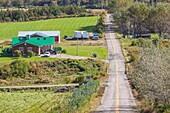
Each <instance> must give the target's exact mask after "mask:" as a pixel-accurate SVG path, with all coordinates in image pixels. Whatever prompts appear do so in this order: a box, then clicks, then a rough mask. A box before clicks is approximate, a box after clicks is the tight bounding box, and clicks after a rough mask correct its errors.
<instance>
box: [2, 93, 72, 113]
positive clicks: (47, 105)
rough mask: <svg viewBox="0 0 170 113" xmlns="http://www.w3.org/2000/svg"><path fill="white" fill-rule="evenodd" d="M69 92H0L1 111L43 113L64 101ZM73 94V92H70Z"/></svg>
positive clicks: (7, 112) (4, 112)
mask: <svg viewBox="0 0 170 113" xmlns="http://www.w3.org/2000/svg"><path fill="white" fill-rule="evenodd" d="M68 94H69V93H63V94H59V93H57V94H56V93H53V92H49V91H38V92H24V93H21V92H13V93H11V92H0V100H1V102H0V112H1V113H13V112H15V113H23V112H24V113H35V112H36V113H43V112H45V111H47V112H51V108H52V107H53V106H54V105H56V104H57V103H59V102H60V101H62V99H63V98H64V97H65V96H68ZM70 94H71V93H70Z"/></svg>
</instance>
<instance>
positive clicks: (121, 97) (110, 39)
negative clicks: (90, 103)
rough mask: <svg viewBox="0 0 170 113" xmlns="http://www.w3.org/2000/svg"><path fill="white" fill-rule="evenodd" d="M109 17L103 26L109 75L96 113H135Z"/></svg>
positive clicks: (123, 65)
mask: <svg viewBox="0 0 170 113" xmlns="http://www.w3.org/2000/svg"><path fill="white" fill-rule="evenodd" d="M109 17H110V15H107V18H106V25H105V26H106V40H107V45H108V56H109V57H108V60H109V61H110V73H109V79H108V81H107V87H106V90H105V93H104V96H103V98H102V101H101V105H100V106H99V107H98V108H97V110H96V113H135V112H137V110H136V104H135V99H134V97H133V95H132V93H131V89H130V85H129V83H128V80H127V76H126V75H125V63H124V57H123V54H122V51H121V47H120V44H119V41H118V40H117V39H115V33H114V32H113V25H112V23H110V18H109Z"/></svg>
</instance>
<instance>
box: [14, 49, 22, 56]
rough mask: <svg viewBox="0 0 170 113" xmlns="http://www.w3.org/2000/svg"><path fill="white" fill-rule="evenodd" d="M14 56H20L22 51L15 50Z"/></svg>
mask: <svg viewBox="0 0 170 113" xmlns="http://www.w3.org/2000/svg"><path fill="white" fill-rule="evenodd" d="M14 56H15V57H21V56H22V52H21V51H20V50H15V52H14Z"/></svg>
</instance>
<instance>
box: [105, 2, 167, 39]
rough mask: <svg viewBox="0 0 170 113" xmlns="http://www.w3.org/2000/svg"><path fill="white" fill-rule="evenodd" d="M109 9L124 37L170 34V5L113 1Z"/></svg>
mask: <svg viewBox="0 0 170 113" xmlns="http://www.w3.org/2000/svg"><path fill="white" fill-rule="evenodd" d="M108 9H109V11H110V12H112V13H113V15H114V16H113V18H114V20H115V23H116V24H117V25H118V31H119V32H120V33H122V34H123V35H124V36H126V35H128V34H143V33H159V35H160V36H161V35H163V34H164V33H169V32H170V28H169V26H170V4H167V3H155V4H146V3H143V2H134V1H133V0H121V1H119V0H113V1H112V2H111V3H110V4H109V6H108Z"/></svg>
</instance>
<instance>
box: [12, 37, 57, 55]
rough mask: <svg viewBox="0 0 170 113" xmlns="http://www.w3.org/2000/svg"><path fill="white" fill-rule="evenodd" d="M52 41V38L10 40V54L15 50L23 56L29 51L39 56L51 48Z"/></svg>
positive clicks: (18, 38) (17, 38)
mask: <svg viewBox="0 0 170 113" xmlns="http://www.w3.org/2000/svg"><path fill="white" fill-rule="evenodd" d="M54 39H55V38H54V37H50V38H49V37H34V38H30V37H16V38H12V53H13V54H14V52H15V50H20V51H21V52H22V54H23V55H25V54H27V52H28V51H29V50H31V51H33V52H35V53H36V54H37V55H40V54H43V53H44V52H46V51H47V50H49V49H52V48H53V45H54Z"/></svg>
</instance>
